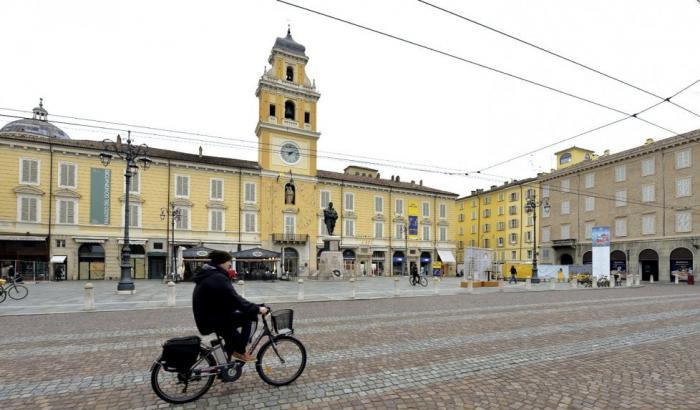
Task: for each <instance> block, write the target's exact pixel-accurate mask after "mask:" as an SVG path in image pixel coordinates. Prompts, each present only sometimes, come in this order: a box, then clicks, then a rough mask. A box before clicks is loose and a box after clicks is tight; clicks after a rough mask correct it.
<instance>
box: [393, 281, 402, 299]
mask: <svg viewBox="0 0 700 410" xmlns="http://www.w3.org/2000/svg"><path fill="white" fill-rule="evenodd" d="M400 294H401V290H400V289H399V278H394V296H399V295H400Z"/></svg>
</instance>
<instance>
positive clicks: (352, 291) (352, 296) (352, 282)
mask: <svg viewBox="0 0 700 410" xmlns="http://www.w3.org/2000/svg"><path fill="white" fill-rule="evenodd" d="M350 299H355V278H350Z"/></svg>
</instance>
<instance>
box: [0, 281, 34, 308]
mask: <svg viewBox="0 0 700 410" xmlns="http://www.w3.org/2000/svg"><path fill="white" fill-rule="evenodd" d="M9 281H10V284H9V285H8V286H5V283H7V281H5V280H4V279H3V280H2V282H0V293H2V296H0V299H2V300H0V303H1V302H3V301H4V300H5V297H6V296H9V297H10V298H11V299H14V300H20V299H24V298H26V297H27V295H28V294H29V289H27V287H26V286H24V285H18V284H17V279H12V278H10V279H9Z"/></svg>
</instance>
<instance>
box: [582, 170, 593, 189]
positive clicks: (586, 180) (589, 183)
mask: <svg viewBox="0 0 700 410" xmlns="http://www.w3.org/2000/svg"><path fill="white" fill-rule="evenodd" d="M583 186H584V187H586V188H593V187H594V186H595V174H594V173H593V172H589V173H588V174H586V175H584V177H583Z"/></svg>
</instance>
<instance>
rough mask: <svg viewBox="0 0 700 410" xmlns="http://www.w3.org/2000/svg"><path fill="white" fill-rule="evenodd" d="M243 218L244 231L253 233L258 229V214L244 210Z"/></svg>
mask: <svg viewBox="0 0 700 410" xmlns="http://www.w3.org/2000/svg"><path fill="white" fill-rule="evenodd" d="M243 215H244V218H245V232H247V233H254V232H257V230H258V214H255V213H252V212H246V213H245V214H243Z"/></svg>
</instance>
